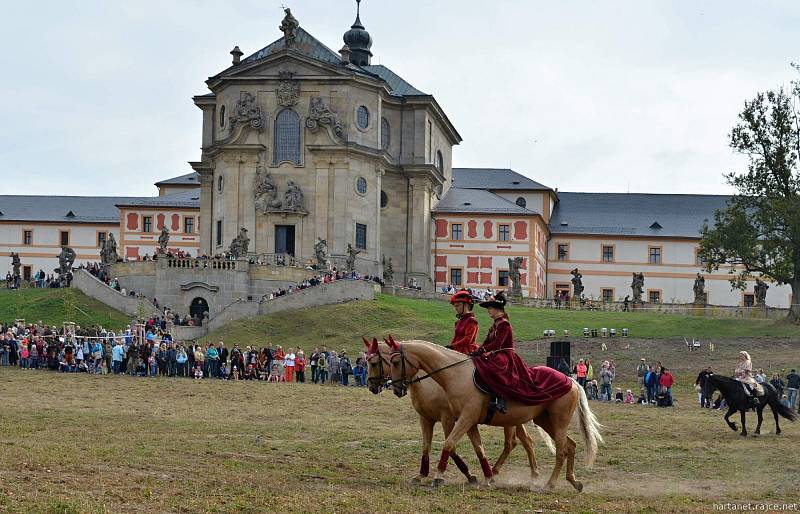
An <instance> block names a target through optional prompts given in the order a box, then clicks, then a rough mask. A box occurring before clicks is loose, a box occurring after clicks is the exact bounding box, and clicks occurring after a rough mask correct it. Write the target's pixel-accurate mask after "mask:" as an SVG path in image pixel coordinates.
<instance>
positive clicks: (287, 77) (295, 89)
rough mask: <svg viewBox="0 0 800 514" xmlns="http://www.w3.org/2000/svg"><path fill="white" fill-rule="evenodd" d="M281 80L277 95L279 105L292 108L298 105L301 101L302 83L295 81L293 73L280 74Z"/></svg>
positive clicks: (284, 72) (283, 72)
mask: <svg viewBox="0 0 800 514" xmlns="http://www.w3.org/2000/svg"><path fill="white" fill-rule="evenodd" d="M278 76H279V77H280V78H281V81H280V83H279V84H278V89H277V91H275V94H276V95H277V97H278V105H282V106H283V107H292V106H293V105H297V102H298V101H299V100H300V83H299V82H297V81H296V80H294V79H293V78H292V77H294V73H293V72H291V71H281V72H279V73H278Z"/></svg>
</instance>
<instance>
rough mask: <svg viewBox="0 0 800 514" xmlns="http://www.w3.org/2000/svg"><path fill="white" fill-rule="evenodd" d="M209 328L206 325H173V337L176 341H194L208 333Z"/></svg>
mask: <svg viewBox="0 0 800 514" xmlns="http://www.w3.org/2000/svg"><path fill="white" fill-rule="evenodd" d="M206 332H208V329H207V328H206V327H183V326H177V325H175V326H173V327H172V331H171V333H172V339H173V340H175V341H193V340H196V339H200V338H201V337H203V336H204V335H206Z"/></svg>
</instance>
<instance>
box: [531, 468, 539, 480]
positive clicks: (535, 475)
mask: <svg viewBox="0 0 800 514" xmlns="http://www.w3.org/2000/svg"><path fill="white" fill-rule="evenodd" d="M531 478H539V472H538V471H537V470H535V469H534V470H533V471H531Z"/></svg>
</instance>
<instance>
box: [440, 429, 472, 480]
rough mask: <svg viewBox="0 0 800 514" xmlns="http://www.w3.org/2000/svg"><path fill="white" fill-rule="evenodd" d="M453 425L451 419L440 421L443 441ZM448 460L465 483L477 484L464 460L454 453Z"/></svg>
mask: <svg viewBox="0 0 800 514" xmlns="http://www.w3.org/2000/svg"><path fill="white" fill-rule="evenodd" d="M454 424H455V422H454V421H453V420H452V419H449V418H447V419H444V420H442V430H444V437H445V439H447V436H449V435H450V432H452V431H453V425H454ZM450 458H451V459H453V464H455V465H456V467H457V468H458V470H459V471H461V473H462V474H463V475H464V476H465V477H466V478H467V482H469V483H470V484H477V483H478V477H476V476H475V475H473V474H472V473H470V472H469V466H467V463H466V462H464V459H462V458H461V457H460V456H459V455H458V454H457V453H456V452H455V451H454V452H453V453H452V454H450Z"/></svg>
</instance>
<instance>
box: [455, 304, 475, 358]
mask: <svg viewBox="0 0 800 514" xmlns="http://www.w3.org/2000/svg"><path fill="white" fill-rule="evenodd" d="M474 303H475V302H474V301H473V299H472V295H471V294H469V291H464V290H461V291H459V292H457V293H456V294H454V295H453V296H451V297H450V304H451V305H452V306H453V309H454V310H455V311H456V317H457V318H458V321H456V331H455V335H454V336H453V340H452V341H450V346H449V348H450V349H451V350H455V351H457V352H461V353H464V354H467V353H472V352H474V351H476V350H477V349H478V345H477V344H476V342H475V341H476V340H477V339H478V320H477V319H475V314H473V312H472V306H473V305H474Z"/></svg>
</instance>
